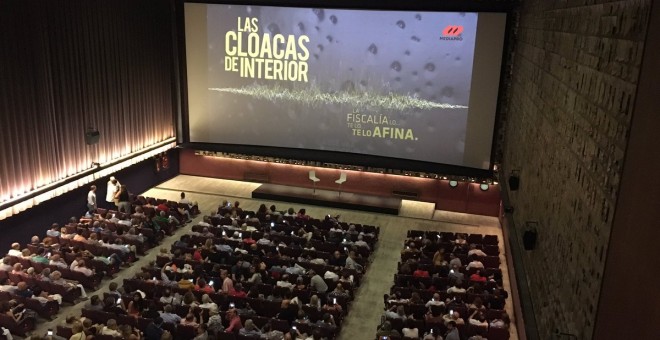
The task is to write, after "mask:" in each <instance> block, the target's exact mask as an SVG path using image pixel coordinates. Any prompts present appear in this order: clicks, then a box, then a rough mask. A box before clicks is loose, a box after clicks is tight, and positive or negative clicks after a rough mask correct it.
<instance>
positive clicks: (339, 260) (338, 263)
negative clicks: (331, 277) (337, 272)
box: [328, 250, 346, 267]
mask: <svg viewBox="0 0 660 340" xmlns="http://www.w3.org/2000/svg"><path fill="white" fill-rule="evenodd" d="M328 264H329V265H331V266H333V267H344V266H345V265H346V258H344V257H343V256H341V253H340V252H339V251H338V250H336V251H335V253H334V254H333V256H332V258H330V260H329V261H328Z"/></svg>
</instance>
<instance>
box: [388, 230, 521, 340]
mask: <svg viewBox="0 0 660 340" xmlns="http://www.w3.org/2000/svg"><path fill="white" fill-rule="evenodd" d="M498 242H499V241H498V238H497V236H494V235H481V234H470V235H468V234H462V233H456V234H454V233H450V232H436V231H415V230H411V231H408V238H407V239H406V240H405V242H404V245H403V246H404V248H403V250H402V251H401V262H399V264H398V271H397V274H395V275H394V285H393V287H392V289H391V291H390V294H386V295H385V296H384V304H385V313H384V315H383V319H382V324H381V326H380V327H379V329H378V332H377V339H378V340H381V339H424V340H428V339H434V340H435V339H436V336H442V337H443V339H451V340H457V339H484V338H487V339H489V340H507V339H509V329H508V328H509V323H510V320H509V317H508V315H507V314H506V312H505V311H504V303H505V300H506V298H507V296H508V293H507V292H506V291H505V290H504V289H503V288H502V272H501V270H500V268H499V265H500V262H499V256H498V255H499V248H498ZM452 321H453V323H452V326H453V324H456V328H457V330H458V333H456V331H453V332H452V335H451V336H449V334H448V331H449V329H448V328H449V327H450V326H449V325H448V324H449V323H450V322H452ZM414 329H417V337H415V336H414V333H415V330H414ZM431 332H432V333H431ZM411 335H413V336H411ZM438 339H439V338H438Z"/></svg>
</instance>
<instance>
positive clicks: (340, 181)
mask: <svg viewBox="0 0 660 340" xmlns="http://www.w3.org/2000/svg"><path fill="white" fill-rule="evenodd" d="M344 182H346V173H345V172H343V171H342V172H341V174H340V175H339V179H338V180H336V181H335V183H337V184H339V196H341V184H342V183H344Z"/></svg>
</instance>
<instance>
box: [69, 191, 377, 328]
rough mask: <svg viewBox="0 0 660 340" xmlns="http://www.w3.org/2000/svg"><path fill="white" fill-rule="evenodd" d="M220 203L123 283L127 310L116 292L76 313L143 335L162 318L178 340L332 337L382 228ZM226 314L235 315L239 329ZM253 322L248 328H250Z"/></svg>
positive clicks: (331, 218) (338, 326)
mask: <svg viewBox="0 0 660 340" xmlns="http://www.w3.org/2000/svg"><path fill="white" fill-rule="evenodd" d="M224 206H225V204H224V203H223V205H221V209H219V211H218V214H217V215H215V216H208V217H205V218H204V222H202V223H200V224H198V225H195V226H193V227H192V232H191V233H189V234H187V235H184V236H182V237H181V239H180V240H178V241H177V242H175V243H174V245H173V246H172V248H171V249H170V250H169V252H168V251H167V250H164V249H161V253H160V254H159V255H158V256H157V259H156V261H155V262H154V263H152V264H151V265H150V266H148V267H144V268H142V270H141V272H140V273H138V274H137V275H136V277H135V278H131V279H125V280H124V284H123V287H121V288H120V289H119V291H120V293H121V294H122V295H121V299H122V301H124V302H126V301H139V302H135V303H132V306H133V307H131V306H130V305H129V306H127V305H125V304H124V303H119V304H117V303H116V299H115V298H116V297H118V296H117V295H112V294H110V292H107V293H106V294H105V296H104V297H103V298H102V299H103V300H104V301H106V302H107V304H106V305H105V306H98V305H97V306H92V305H91V304H88V305H87V306H86V307H85V308H84V309H83V311H82V316H83V317H85V318H89V319H91V320H92V321H93V322H94V323H98V324H105V323H106V322H107V320H109V319H114V320H116V321H117V322H118V323H119V324H127V325H130V326H131V327H132V328H133V329H134V330H141V331H143V332H144V331H145V330H146V329H147V328H148V327H150V325H151V327H153V325H154V324H155V323H154V321H156V322H158V320H157V319H156V318H157V316H158V315H160V316H161V317H162V318H163V319H166V320H169V321H170V322H167V321H166V322H163V323H162V325H161V326H159V328H161V329H162V330H164V331H168V332H169V334H170V335H171V336H172V338H174V339H182V340H183V339H193V338H195V337H196V336H199V337H198V338H197V339H206V337H208V338H210V339H254V337H250V335H252V336H254V335H258V334H264V336H265V338H267V339H282V338H287V339H288V338H290V337H291V336H292V335H293V336H294V337H298V336H299V335H301V334H307V335H309V336H312V335H313V334H314V335H315V336H317V337H318V338H325V339H334V338H335V337H336V335H337V334H339V332H340V330H341V324H342V321H343V319H344V317H345V316H346V315H347V313H348V312H349V310H350V306H351V301H352V300H353V297H354V294H355V291H356V289H357V288H358V287H359V285H360V281H361V278H362V275H363V273H364V272H365V271H366V268H367V266H368V265H369V260H370V256H371V254H372V252H373V249H374V247H375V246H376V243H377V241H378V234H379V232H380V229H379V228H378V227H374V226H368V225H359V224H349V223H344V222H339V221H338V220H337V218H338V216H337V217H330V216H326V217H325V218H324V219H315V218H311V217H309V216H307V215H305V212H304V210H302V209H301V212H299V213H298V214H289V213H286V214H285V213H284V212H277V211H275V210H274V209H273V208H274V207H272V208H271V209H272V210H271V211H266V209H265V206H264V205H262V207H261V208H260V210H259V211H258V212H256V213H255V212H252V211H238V210H239V209H235V208H238V206H236V207H235V208H234V209H231V212H227V211H221V210H224V208H223V207H224ZM289 212H290V213H291V210H290V211H289ZM231 216H233V217H231ZM347 262H348V263H347ZM136 294H137V295H136ZM107 298H110V300H109V301H108V300H107ZM135 304H138V305H140V307H141V308H140V309H139V311H136V310H134V306H135ZM117 306H119V308H120V309H119V310H117V308H116V307H117ZM168 310H169V311H168ZM133 312H135V313H133ZM234 313H235V314H236V315H237V316H234ZM126 314H128V315H126ZM174 315H177V316H178V317H176V316H174ZM218 316H219V317H218ZM232 317H237V318H240V323H239V324H238V326H236V325H235V323H236V322H237V320H239V319H237V320H231V319H232ZM200 318H201V320H200ZM172 320H174V321H172ZM178 320H182V321H180V322H177V321H178ZM252 324H253V325H254V326H256V327H255V328H252V326H249V328H248V325H252ZM70 334H72V331H71V329H70V328H69V329H67V328H66V327H61V328H60V329H58V335H61V336H63V337H67V336H68V335H70ZM166 337H167V336H166Z"/></svg>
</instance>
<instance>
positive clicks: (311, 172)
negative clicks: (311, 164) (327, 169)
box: [309, 170, 321, 194]
mask: <svg viewBox="0 0 660 340" xmlns="http://www.w3.org/2000/svg"><path fill="white" fill-rule="evenodd" d="M309 180H310V181H312V182H314V191H312V192H313V193H314V194H316V182H319V181H320V180H321V179H320V178H318V177H316V171H314V170H309Z"/></svg>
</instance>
